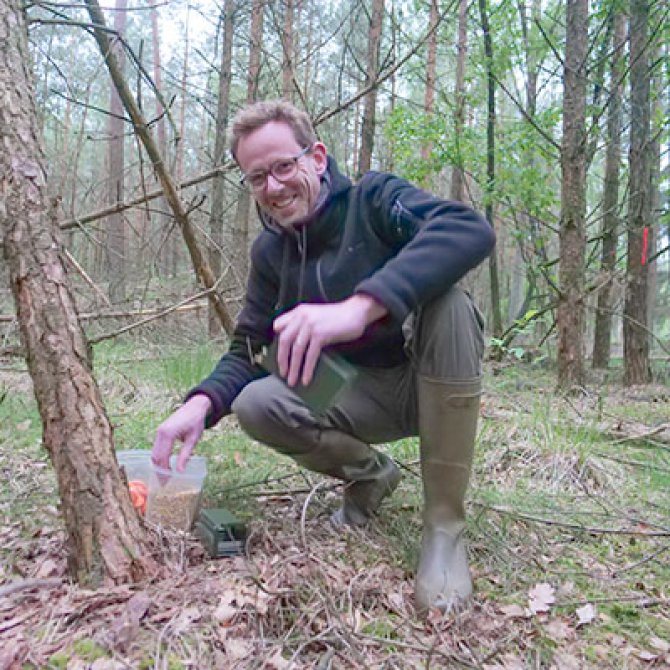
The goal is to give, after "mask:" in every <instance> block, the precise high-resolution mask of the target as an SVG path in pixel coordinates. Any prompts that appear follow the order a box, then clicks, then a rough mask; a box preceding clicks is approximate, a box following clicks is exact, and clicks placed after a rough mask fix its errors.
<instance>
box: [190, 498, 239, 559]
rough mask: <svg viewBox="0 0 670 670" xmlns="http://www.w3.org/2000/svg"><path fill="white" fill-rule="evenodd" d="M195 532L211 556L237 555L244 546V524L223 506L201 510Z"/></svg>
mask: <svg viewBox="0 0 670 670" xmlns="http://www.w3.org/2000/svg"><path fill="white" fill-rule="evenodd" d="M195 534H196V535H197V537H199V538H200V541H201V542H202V544H203V546H204V547H205V550H206V551H207V553H208V554H209V555H210V556H211V557H212V558H221V557H223V556H237V555H239V554H242V553H244V549H245V547H246V542H247V529H246V526H245V525H244V524H243V523H242V522H241V521H240V520H239V519H237V518H235V517H234V516H233V515H232V514H231V513H230V512H229V511H228V510H227V509H224V508H223V507H218V508H216V509H203V510H201V512H200V515H199V516H198V520H197V522H196V524H195Z"/></svg>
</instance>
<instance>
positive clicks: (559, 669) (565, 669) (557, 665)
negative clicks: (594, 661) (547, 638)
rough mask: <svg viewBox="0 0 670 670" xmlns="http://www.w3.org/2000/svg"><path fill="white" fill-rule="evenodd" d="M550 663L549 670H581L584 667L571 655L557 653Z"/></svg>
mask: <svg viewBox="0 0 670 670" xmlns="http://www.w3.org/2000/svg"><path fill="white" fill-rule="evenodd" d="M552 661H553V662H552V664H551V670H581V669H582V668H583V667H584V665H583V663H582V661H580V660H579V659H578V658H576V657H575V656H573V655H572V654H566V653H561V652H558V653H556V654H554V658H553V659H552Z"/></svg>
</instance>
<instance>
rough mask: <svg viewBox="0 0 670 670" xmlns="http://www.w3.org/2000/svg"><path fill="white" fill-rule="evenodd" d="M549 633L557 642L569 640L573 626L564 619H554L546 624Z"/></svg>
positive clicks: (545, 628)
mask: <svg viewBox="0 0 670 670" xmlns="http://www.w3.org/2000/svg"><path fill="white" fill-rule="evenodd" d="M544 630H545V631H546V633H547V635H548V636H549V637H550V638H551V639H552V640H554V641H555V642H561V641H562V640H567V639H568V638H569V637H571V636H572V633H573V630H572V628H571V627H570V626H569V625H568V624H567V623H565V621H563V620H562V619H552V620H551V621H549V623H546V624H545V625H544Z"/></svg>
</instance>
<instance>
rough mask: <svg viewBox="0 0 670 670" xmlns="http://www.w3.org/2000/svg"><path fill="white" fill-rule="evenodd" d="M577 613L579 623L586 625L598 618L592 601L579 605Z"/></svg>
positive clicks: (579, 624)
mask: <svg viewBox="0 0 670 670" xmlns="http://www.w3.org/2000/svg"><path fill="white" fill-rule="evenodd" d="M575 614H576V615H577V625H578V626H584V625H586V624H587V623H591V622H592V621H593V620H594V619H595V618H596V608H595V607H594V606H593V605H592V604H591V603H586V605H584V606H583V607H578V608H577V609H576V610H575Z"/></svg>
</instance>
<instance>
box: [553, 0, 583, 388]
mask: <svg viewBox="0 0 670 670" xmlns="http://www.w3.org/2000/svg"><path fill="white" fill-rule="evenodd" d="M587 50H588V0H568V2H567V10H566V43H565V62H564V75H563V78H564V94H563V138H562V143H561V226H560V232H559V245H560V261H559V284H560V287H559V298H558V314H557V329H558V383H559V386H561V387H562V388H568V387H571V386H574V385H579V384H582V382H583V377H584V352H583V348H584V255H585V247H586V234H585V221H584V220H585V216H586V136H585V135H586V81H587V77H586V56H587Z"/></svg>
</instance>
